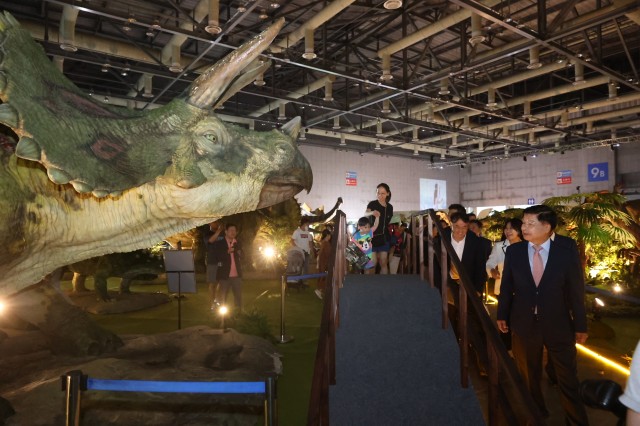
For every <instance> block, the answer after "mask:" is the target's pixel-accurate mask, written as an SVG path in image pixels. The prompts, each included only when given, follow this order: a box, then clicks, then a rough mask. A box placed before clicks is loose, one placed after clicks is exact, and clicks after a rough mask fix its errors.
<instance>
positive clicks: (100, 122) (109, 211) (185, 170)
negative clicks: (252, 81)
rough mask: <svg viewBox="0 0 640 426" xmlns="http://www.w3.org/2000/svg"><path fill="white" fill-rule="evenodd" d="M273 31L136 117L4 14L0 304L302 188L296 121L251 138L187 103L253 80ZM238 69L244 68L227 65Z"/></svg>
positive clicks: (306, 178) (0, 35) (305, 171)
mask: <svg viewBox="0 0 640 426" xmlns="http://www.w3.org/2000/svg"><path fill="white" fill-rule="evenodd" d="M278 25H279V26H277V25H274V26H273V27H271V28H270V29H268V30H266V31H265V32H264V33H263V34H261V35H260V36H258V37H256V39H254V40H253V41H250V42H248V43H246V44H245V45H244V46H242V47H241V48H239V49H238V50H236V51H235V52H233V53H232V54H231V55H230V56H228V57H227V58H226V59H223V60H222V61H221V62H219V63H218V64H217V65H216V66H214V67H212V68H211V69H210V70H212V69H213V71H210V72H207V73H205V74H206V79H203V80H197V81H196V82H195V83H194V85H193V86H192V89H191V91H190V95H189V97H188V98H187V99H175V100H173V101H172V102H171V103H169V104H168V105H165V106H164V107H161V108H157V109H154V110H149V111H142V112H140V111H131V110H127V109H124V108H122V109H118V108H116V107H108V106H105V105H104V104H102V103H99V102H97V101H95V100H93V99H92V98H91V97H89V96H85V95H84V94H83V93H82V92H81V91H80V90H79V89H78V88H76V87H75V86H74V85H73V84H72V83H71V82H70V81H68V80H67V79H66V78H65V77H64V75H63V74H62V73H60V72H59V71H58V70H57V68H56V67H55V66H53V64H52V63H51V62H50V61H49V60H48V59H47V58H46V56H45V55H44V54H43V52H42V49H41V48H40V47H39V46H38V45H37V44H36V43H35V42H34V41H33V40H32V39H31V37H30V36H29V34H28V33H27V32H26V31H24V30H22V29H21V28H20V27H19V24H18V23H17V22H16V21H15V19H14V18H13V17H12V16H11V15H9V14H8V13H5V14H4V15H0V99H2V101H3V102H4V103H3V104H0V123H2V124H4V125H6V126H8V127H10V128H11V129H12V130H13V131H14V132H15V134H16V135H18V136H19V137H20V141H19V142H18V145H17V147H16V152H15V153H11V152H6V151H5V152H3V153H2V154H0V162H1V163H2V167H0V297H1V296H7V295H11V294H14V293H16V292H19V291H20V290H23V289H25V288H26V287H28V286H30V285H33V284H36V283H39V282H40V281H41V280H43V278H44V277H45V276H46V275H47V274H49V273H51V272H52V271H54V270H56V269H57V268H59V267H61V266H64V265H68V264H70V263H75V262H78V261H81V260H84V259H88V258H92V257H96V256H101V255H104V254H108V253H112V252H116V251H117V252H128V251H133V250H136V249H140V248H145V247H150V246H151V245H153V244H154V243H156V242H157V241H160V240H162V239H163V238H164V237H166V236H168V235H173V234H175V233H178V232H183V231H185V230H188V229H191V228H194V227H196V226H199V225H202V224H205V223H209V222H211V221H212V220H215V219H217V218H219V217H222V216H228V215H231V214H234V213H239V212H243V211H251V210H255V209H257V208H262V207H266V206H269V205H272V204H275V203H278V202H280V201H283V200H285V199H288V198H291V197H292V196H293V195H295V194H296V193H298V192H299V191H300V190H302V189H303V188H306V189H307V190H309V189H310V188H311V181H312V176H311V170H310V166H309V163H308V162H307V161H306V159H304V157H303V156H302V155H301V154H300V152H299V151H298V150H297V148H296V146H295V138H296V137H297V133H298V131H299V126H300V124H299V120H295V121H292V122H291V123H288V124H287V125H285V126H284V127H283V131H279V130H273V131H269V132H255V131H250V130H248V129H245V128H243V127H240V126H234V125H229V124H227V123H224V122H223V121H221V120H220V119H219V118H217V117H216V115H215V114H213V112H212V110H211V108H210V107H209V108H204V107H203V101H202V100H201V99H202V98H201V97H198V96H196V95H197V94H203V93H204V95H206V96H204V97H203V98H204V99H205V100H207V99H209V100H208V102H209V103H210V105H209V106H211V105H215V104H216V102H217V101H216V99H217V98H215V94H216V93H218V92H220V93H224V96H229V90H231V89H229V90H224V88H222V89H220V88H213V89H212V88H211V87H204V86H205V85H206V84H213V83H214V82H216V81H225V82H227V83H226V84H227V85H229V86H231V87H232V89H234V90H239V89H240V87H235V86H233V83H232V82H233V81H234V79H233V78H232V77H234V76H235V75H236V74H239V73H245V74H249V73H252V72H255V69H253V70H251V69H250V67H249V66H248V65H249V63H250V62H251V61H253V60H254V59H255V58H256V57H257V55H259V54H260V52H261V51H262V50H264V49H265V48H266V47H268V45H269V43H270V42H271V40H272V39H273V37H275V35H276V34H277V31H278V30H279V28H280V27H281V25H282V23H279V24H278ZM238 52H239V53H238ZM236 53H237V55H235V56H233V55H234V54H236ZM228 58H231V59H228ZM240 60H242V61H244V62H243V63H242V64H243V65H242V66H240V67H239V68H242V70H236V68H238V66H237V64H236V66H235V67H231V68H229V67H228V66H227V65H228V63H229V62H232V63H233V61H236V62H237V61H240ZM230 69H231V71H230ZM247 70H248V71H247ZM216 73H217V74H216ZM230 73H235V74H233V75H230ZM249 76H250V75H249ZM218 77H219V78H218ZM246 79H248V78H244V80H246ZM236 81H237V80H236ZM200 86H203V87H200ZM211 93H213V95H211ZM220 96H222V95H220ZM210 98H211V99H210Z"/></svg>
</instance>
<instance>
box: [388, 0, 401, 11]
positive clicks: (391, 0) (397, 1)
mask: <svg viewBox="0 0 640 426" xmlns="http://www.w3.org/2000/svg"><path fill="white" fill-rule="evenodd" d="M401 7H402V0H387V1H385V2H384V8H385V9H389V10H394V9H399V8H401Z"/></svg>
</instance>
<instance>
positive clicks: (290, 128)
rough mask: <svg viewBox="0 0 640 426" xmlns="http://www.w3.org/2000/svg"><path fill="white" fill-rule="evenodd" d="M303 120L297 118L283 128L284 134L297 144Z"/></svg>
mask: <svg viewBox="0 0 640 426" xmlns="http://www.w3.org/2000/svg"><path fill="white" fill-rule="evenodd" d="M301 122H302V120H301V119H300V117H295V118H292V119H291V120H289V121H288V122H287V123H286V124H285V125H283V126H282V129H280V130H281V131H282V133H284V134H285V135H287V136H289V137H290V138H291V140H293V142H294V143H295V141H296V139H298V135H299V134H300V125H301Z"/></svg>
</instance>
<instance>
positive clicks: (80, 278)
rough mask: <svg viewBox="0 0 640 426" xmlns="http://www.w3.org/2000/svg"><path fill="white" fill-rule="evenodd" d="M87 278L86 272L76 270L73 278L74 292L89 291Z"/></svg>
mask: <svg viewBox="0 0 640 426" xmlns="http://www.w3.org/2000/svg"><path fill="white" fill-rule="evenodd" d="M86 280H87V276H86V275H85V274H81V273H79V272H74V273H73V279H72V280H71V284H73V292H74V293H84V292H88V291H89V289H88V288H87V287H86V286H85V281H86Z"/></svg>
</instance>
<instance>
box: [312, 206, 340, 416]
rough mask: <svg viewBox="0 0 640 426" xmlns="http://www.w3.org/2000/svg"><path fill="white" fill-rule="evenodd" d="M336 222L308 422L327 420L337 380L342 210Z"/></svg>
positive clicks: (332, 238)
mask: <svg viewBox="0 0 640 426" xmlns="http://www.w3.org/2000/svg"><path fill="white" fill-rule="evenodd" d="M336 222H337V223H336V224H335V227H334V229H333V234H332V236H331V250H332V258H333V262H331V263H330V264H329V270H328V273H327V288H326V289H325V293H324V305H323V307H322V319H321V321H320V335H319V338H318V348H317V350H316V358H315V362H314V369H313V379H312V381H311V396H310V398H309V410H308V414H307V425H309V426H319V425H328V424H329V385H330V384H335V382H336V344H335V343H336V329H337V327H338V324H339V321H340V317H339V313H338V306H339V300H340V288H341V287H342V284H343V282H344V277H345V275H346V272H347V263H346V258H345V249H346V247H347V242H348V237H347V219H346V216H345V214H344V213H343V212H342V211H338V212H337V214H336Z"/></svg>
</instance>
